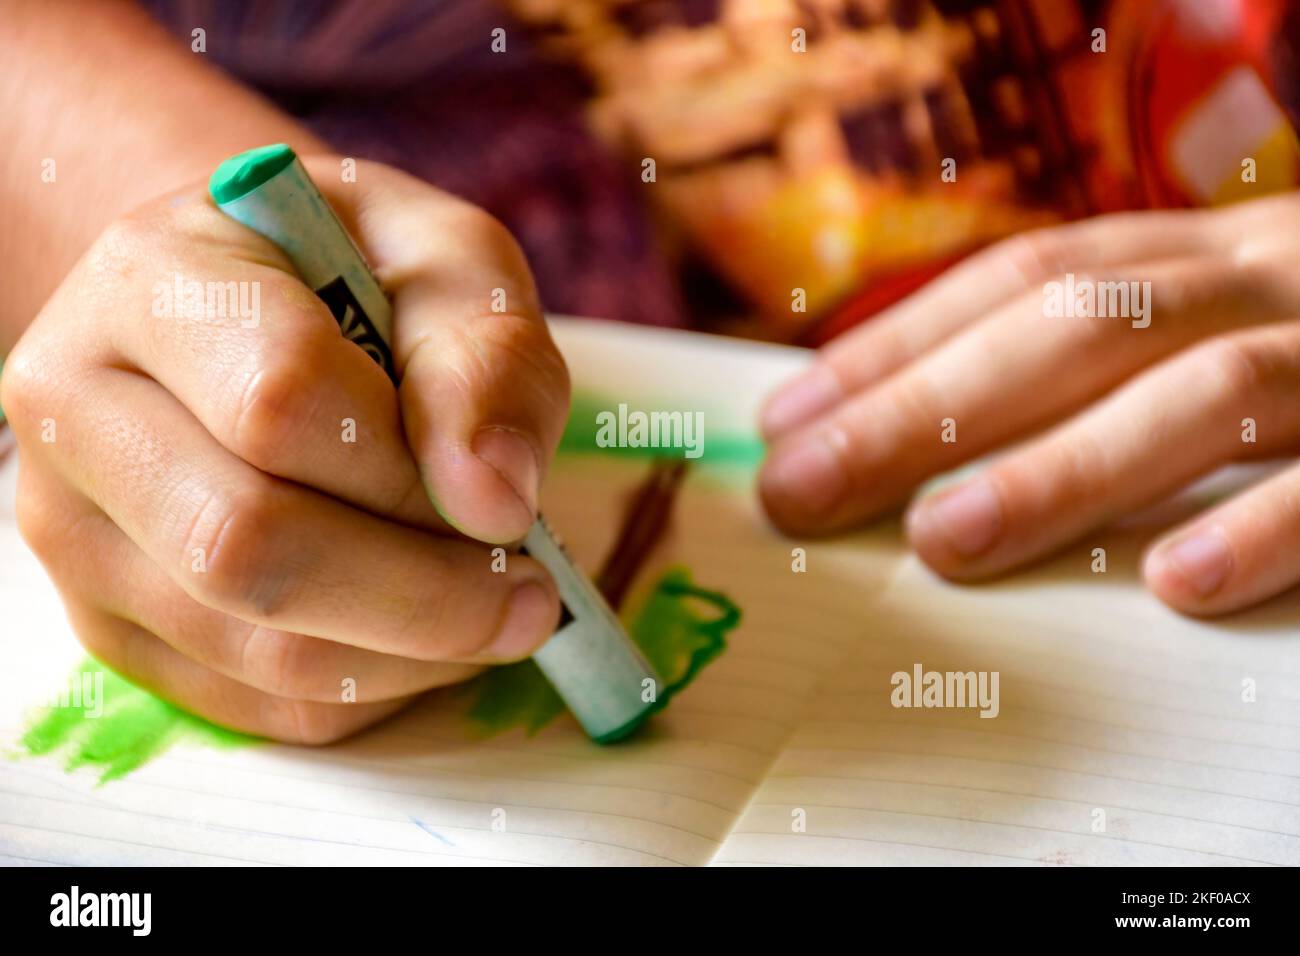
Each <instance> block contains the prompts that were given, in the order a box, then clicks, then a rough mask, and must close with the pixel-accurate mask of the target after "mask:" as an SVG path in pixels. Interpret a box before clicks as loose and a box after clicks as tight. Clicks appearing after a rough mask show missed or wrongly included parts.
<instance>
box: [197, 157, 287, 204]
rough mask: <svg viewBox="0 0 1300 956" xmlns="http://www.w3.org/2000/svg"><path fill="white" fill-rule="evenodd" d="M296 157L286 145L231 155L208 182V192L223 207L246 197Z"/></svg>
mask: <svg viewBox="0 0 1300 956" xmlns="http://www.w3.org/2000/svg"><path fill="white" fill-rule="evenodd" d="M296 158H297V157H296V156H295V154H294V151H293V149H292V148H291V147H290V146H288V145H287V144H285V143H275V144H273V145H271V146H259V147H257V148H256V149H250V150H248V151H246V152H243V153H239V154H238V155H235V156H231V157H230V158H229V159H227V160H226V161H225V162H224V163H222V164H221V165H220V166H218V167H217V170H216V172H214V173H213V174H212V178H211V179H209V180H208V193H209V194H210V195H211V196H212V199H213V201H214V202H215V203H216V204H217V205H218V206H224V205H225V204H226V203H228V202H234V201H235V200H236V199H239V198H240V197H241V196H247V195H248V194H249V193H251V192H252V191H253V190H254V189H256V188H257V187H258V186H260V185H262V183H264V182H266V181H267V180H268V179H271V178H272V177H273V176H275V175H276V174H277V173H279V172H281V171H282V170H283V169H284V168H285V167H286V166H288V165H289V164H290V163H292V162H293V161H294V159H296Z"/></svg>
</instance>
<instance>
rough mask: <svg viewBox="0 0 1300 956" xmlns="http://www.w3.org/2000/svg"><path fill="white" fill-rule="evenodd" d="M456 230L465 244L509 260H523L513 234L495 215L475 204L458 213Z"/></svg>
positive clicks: (521, 252)
mask: <svg viewBox="0 0 1300 956" xmlns="http://www.w3.org/2000/svg"><path fill="white" fill-rule="evenodd" d="M458 219H459V220H460V222H459V223H458V226H457V228H458V230H459V231H460V232H461V235H463V236H464V237H465V239H466V242H467V244H469V245H471V246H474V247H477V248H481V249H484V250H487V251H489V252H491V253H493V254H495V255H496V256H498V257H501V258H503V259H506V260H510V261H523V258H524V255H523V251H522V250H521V249H520V246H519V243H518V242H517V241H516V240H515V237H514V234H513V233H511V231H510V230H509V229H508V228H506V226H505V224H504V223H502V222H501V220H500V219H498V218H497V217H496V216H493V215H492V214H491V213H489V212H485V211H484V210H482V209H480V208H479V207H477V206H466V207H465V208H464V209H463V211H462V212H461V213H460V214H459V216H458Z"/></svg>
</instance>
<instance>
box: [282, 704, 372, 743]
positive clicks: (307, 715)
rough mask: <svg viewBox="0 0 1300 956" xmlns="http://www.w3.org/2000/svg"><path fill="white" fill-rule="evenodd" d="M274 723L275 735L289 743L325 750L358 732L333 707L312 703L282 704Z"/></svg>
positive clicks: (343, 715)
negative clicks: (328, 745) (324, 747)
mask: <svg viewBox="0 0 1300 956" xmlns="http://www.w3.org/2000/svg"><path fill="white" fill-rule="evenodd" d="M276 709H277V713H276V716H275V719H274V720H273V722H272V723H273V726H274V728H275V729H274V730H273V731H272V733H273V735H274V736H275V737H277V738H279V739H280V740H283V741H285V742H287V743H295V744H305V745H307V746H323V745H325V744H332V743H337V742H338V741H340V740H342V739H343V738H344V737H346V736H348V734H350V733H352V731H353V730H354V729H355V728H354V727H352V726H351V725H350V722H349V721H348V720H347V719H346V715H345V714H342V713H339V708H338V707H335V706H333V705H331V704H321V703H316V702H314V701H309V700H291V699H288V700H280V701H277V702H276Z"/></svg>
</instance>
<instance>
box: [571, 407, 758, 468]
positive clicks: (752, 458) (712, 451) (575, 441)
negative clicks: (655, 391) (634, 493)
mask: <svg viewBox="0 0 1300 956" xmlns="http://www.w3.org/2000/svg"><path fill="white" fill-rule="evenodd" d="M617 409H618V402H616V401H614V400H612V399H602V398H600V397H598V396H595V395H589V394H583V393H577V394H575V395H574V396H573V403H572V405H571V406H570V410H569V421H568V423H567V424H566V425H565V426H564V435H563V437H561V439H560V447H559V450H558V451H559V453H560V454H562V455H566V454H567V455H592V454H596V455H610V456H614V457H618V458H636V459H642V460H644V459H650V458H667V457H681V455H682V450H681V449H680V448H632V447H622V446H618V445H610V446H602V445H598V444H596V435H597V433H599V431H600V426H599V425H597V424H596V416H597V415H599V414H600V413H601V412H610V411H616V410H617ZM651 410H653V409H643V411H651ZM664 410H666V411H671V410H672V409H664ZM765 453H766V449H765V447H764V445H763V441H762V439H760V438H759V437H758V436H757V435H755V434H750V433H743V432H722V431H718V430H717V429H714V428H708V429H706V430H705V433H704V453H703V454H702V455H701V456H700V458H699V459H698V460H695V461H692V465H693V466H694V465H699V466H705V467H708V466H710V465H731V466H737V467H744V468H756V467H758V465H759V463H760V462H761V461H762V460H763V455H764V454H765Z"/></svg>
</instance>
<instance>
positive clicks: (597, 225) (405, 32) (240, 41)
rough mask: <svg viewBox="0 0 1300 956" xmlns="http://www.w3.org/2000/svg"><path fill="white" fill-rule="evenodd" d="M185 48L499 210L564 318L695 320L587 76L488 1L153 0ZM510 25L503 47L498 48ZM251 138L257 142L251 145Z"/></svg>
mask: <svg viewBox="0 0 1300 956" xmlns="http://www.w3.org/2000/svg"><path fill="white" fill-rule="evenodd" d="M143 6H144V7H145V8H146V9H148V10H150V11H151V12H152V13H153V15H154V16H155V17H156V18H157V19H159V20H160V21H161V22H162V23H163V24H165V25H166V26H168V27H169V28H170V29H171V30H172V31H173V32H175V33H176V34H177V35H178V36H180V37H183V38H184V40H185V42H186V43H187V44H188V43H189V40H190V31H191V30H193V29H194V28H195V27H198V26H201V27H203V28H204V29H205V30H206V32H207V52H208V55H209V56H211V57H212V58H213V59H214V60H215V61H216V62H217V63H219V64H220V65H221V66H222V67H224V68H225V69H226V70H228V71H229V72H231V73H232V74H234V75H235V76H238V77H239V78H241V79H243V80H245V81H246V82H248V83H250V84H252V85H254V86H257V87H258V88H259V89H261V90H262V91H263V92H264V93H266V94H267V95H268V96H270V97H272V98H273V99H275V100H276V101H277V102H278V103H279V104H280V105H281V106H283V107H284V108H285V109H286V110H288V111H289V112H291V113H293V114H294V115H296V116H297V117H299V118H300V119H301V120H302V121H303V122H305V123H306V124H307V125H309V126H310V127H311V128H312V129H313V130H315V131H316V132H317V133H318V134H319V135H321V136H322V137H323V138H325V139H326V140H327V141H329V142H330V143H331V144H333V145H334V146H335V147H336V148H337V149H338V150H339V151H340V152H342V153H344V154H345V155H350V156H360V157H365V158H370V159H377V160H380V161H382V162H386V163H389V164H391V165H393V166H397V167H399V168H401V169H405V170H407V171H408V172H410V173H412V174H414V175H416V176H419V177H421V178H422V179H424V180H426V181H427V182H430V183H433V184H434V185H437V186H439V187H440V188H443V189H446V190H448V191H449V192H453V193H456V194H457V195H459V196H462V197H464V198H465V199H468V200H470V201H471V202H474V203H476V204H477V205H479V206H482V207H483V208H484V209H487V210H488V211H489V212H491V213H492V214H493V215H494V216H496V217H497V218H498V219H500V220H501V221H502V222H504V223H505V224H506V226H508V227H509V228H510V230H511V232H513V233H514V235H515V237H516V238H517V239H518V240H519V243H520V245H521V246H522V247H523V249H524V252H525V253H526V254H527V255H528V259H529V262H530V263H531V264H532V267H533V271H534V274H535V275H536V277H537V284H538V288H539V291H540V293H541V297H542V302H543V304H544V305H545V307H546V308H547V309H548V310H550V311H552V312H564V313H572V314H575V315H591V316H597V317H602V318H612V319H621V320H624V321H628V322H637V323H641V324H649V325H672V326H680V325H685V324H686V323H685V308H684V306H683V303H682V297H681V293H680V290H679V289H678V286H677V282H676V279H675V277H674V275H673V273H672V272H671V271H670V270H669V268H668V266H667V264H666V263H665V262H664V261H663V258H662V256H661V255H660V253H659V252H658V250H657V249H656V247H655V245H654V242H653V236H652V233H651V227H650V222H649V219H648V216H647V214H646V211H645V209H644V208H643V206H642V204H641V202H640V197H639V196H638V195H637V192H638V190H639V187H640V185H641V184H640V181H639V179H637V177H636V173H635V170H632V169H626V168H624V167H623V166H622V165H621V164H620V163H619V162H618V161H617V160H616V159H615V157H613V156H611V155H610V154H609V153H608V152H607V151H606V150H605V149H604V148H603V146H602V145H601V144H600V143H598V142H597V141H596V140H595V139H594V138H593V137H592V136H591V135H590V134H589V133H588V132H587V130H586V128H585V125H584V122H583V118H582V114H581V106H582V99H583V93H584V89H583V86H582V82H583V81H582V79H581V78H580V77H579V76H578V75H577V74H575V73H572V72H570V71H568V70H565V69H562V68H560V67H556V66H552V65H547V64H545V63H542V62H541V61H539V59H538V58H537V57H535V56H534V55H533V54H532V52H531V51H530V50H529V49H528V46H527V43H526V36H525V32H524V30H523V29H522V28H521V27H518V26H517V25H514V24H512V23H511V22H510V21H509V19H508V17H507V15H506V14H505V13H504V12H503V11H501V10H500V9H498V8H497V7H495V6H494V5H492V4H491V3H487V2H478V0H409V2H407V0H301V2H295V3H270V2H257V0H221V2H219V3H218V2H216V0H145V2H144V3H143ZM495 27H505V28H506V30H507V50H508V52H507V53H506V54H496V53H493V52H492V51H491V49H490V43H491V31H492V30H493V28H495ZM250 145H253V144H250Z"/></svg>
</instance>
